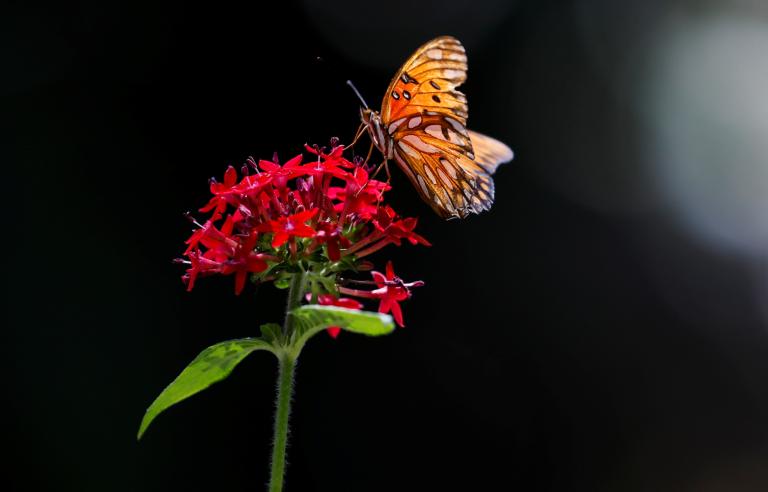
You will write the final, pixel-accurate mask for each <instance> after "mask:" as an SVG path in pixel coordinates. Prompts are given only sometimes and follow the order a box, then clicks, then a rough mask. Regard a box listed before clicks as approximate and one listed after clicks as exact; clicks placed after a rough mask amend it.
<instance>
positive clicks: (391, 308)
mask: <svg viewBox="0 0 768 492" xmlns="http://www.w3.org/2000/svg"><path fill="white" fill-rule="evenodd" d="M386 272H387V274H386V275H383V274H381V273H379V272H376V271H373V272H371V275H373V280H374V282H376V286H377V287H378V289H376V290H374V291H373V292H372V294H373V295H375V296H376V297H378V298H379V299H381V302H379V312H380V313H384V314H386V313H389V312H392V317H393V318H395V321H397V324H398V325H400V327H404V326H405V323H404V322H403V311H402V309H401V308H400V304H399V303H400V301H404V300H406V299H408V298H409V297H411V291H410V290H409V287H420V286H421V285H424V283H423V282H414V283H413V284H410V285H406V284H404V283H403V281H402V280H400V278H399V277H395V270H394V269H393V268H392V262H391V261H388V262H387V270H386ZM417 284H418V285H417Z"/></svg>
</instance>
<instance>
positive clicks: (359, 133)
mask: <svg viewBox="0 0 768 492" xmlns="http://www.w3.org/2000/svg"><path fill="white" fill-rule="evenodd" d="M365 128H366V127H365V124H364V123H360V126H359V127H357V133H355V138H353V139H352V143H350V144H349V145H347V146H346V147H344V150H346V149H351V148H352V147H354V146H355V144H356V143H357V140H358V139H359V138H360V137H361V136H362V135H363V133H364V132H365Z"/></svg>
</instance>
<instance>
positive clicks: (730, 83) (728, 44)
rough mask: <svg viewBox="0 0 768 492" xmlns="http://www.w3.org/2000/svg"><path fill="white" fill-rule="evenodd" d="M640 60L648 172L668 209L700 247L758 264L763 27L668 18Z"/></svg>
mask: <svg viewBox="0 0 768 492" xmlns="http://www.w3.org/2000/svg"><path fill="white" fill-rule="evenodd" d="M650 59H653V60H655V63H654V64H653V65H652V66H651V68H650V72H649V74H648V79H647V91H646V92H645V94H644V96H645V97H644V102H645V105H644V106H645V107H646V108H647V109H646V111H647V113H646V115H647V117H648V123H649V126H650V128H651V129H652V133H653V137H654V138H653V142H652V143H653V149H652V151H651V152H650V154H649V166H652V167H653V169H654V170H655V175H656V176H657V178H658V182H659V186H660V190H661V191H662V193H663V194H664V196H665V199H666V203H667V205H668V207H669V209H670V210H671V211H672V212H673V213H674V214H675V216H676V218H677V219H678V220H679V221H680V222H681V223H682V225H683V226H684V227H685V228H686V229H687V230H688V231H689V232H690V233H692V234H693V235H694V237H696V238H698V239H699V240H700V241H702V242H704V243H706V244H707V245H708V246H710V247H713V248H715V249H717V250H719V251H722V252H726V253H738V254H742V255H747V256H750V257H768V254H767V253H768V23H766V22H761V21H759V20H755V19H750V18H746V17H733V16H710V17H705V18H701V19H694V18H690V17H689V18H682V17H681V18H678V19H668V20H667V22H665V29H664V30H663V31H661V32H660V36H659V37H658V41H657V43H655V45H654V46H653V47H652V52H651V54H650Z"/></svg>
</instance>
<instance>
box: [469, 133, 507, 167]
mask: <svg viewBox="0 0 768 492" xmlns="http://www.w3.org/2000/svg"><path fill="white" fill-rule="evenodd" d="M467 133H468V134H469V139H470V141H471V142H472V151H473V152H474V154H475V159H474V160H475V162H477V163H478V164H480V166H482V168H483V169H485V171H486V172H488V174H493V173H495V172H496V168H497V167H499V165H501V164H504V163H505V162H509V161H511V160H512V159H513V158H514V156H515V154H514V153H513V152H512V149H510V148H509V147H507V145H506V144H504V143H502V142H499V141H498V140H496V139H495V138H491V137H489V136H488V135H483V134H482V133H477V132H473V131H472V130H469V129H467Z"/></svg>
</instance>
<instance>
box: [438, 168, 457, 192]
mask: <svg viewBox="0 0 768 492" xmlns="http://www.w3.org/2000/svg"><path fill="white" fill-rule="evenodd" d="M437 175H438V176H440V180H441V181H442V182H443V183H445V186H446V187H448V188H453V183H452V182H451V180H450V179H448V176H447V175H446V174H445V173H444V172H443V171H442V169H438V170H437Z"/></svg>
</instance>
